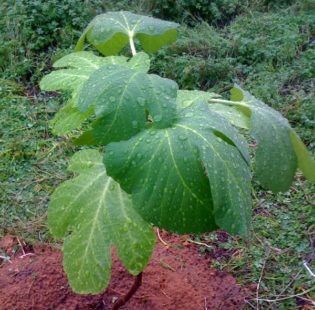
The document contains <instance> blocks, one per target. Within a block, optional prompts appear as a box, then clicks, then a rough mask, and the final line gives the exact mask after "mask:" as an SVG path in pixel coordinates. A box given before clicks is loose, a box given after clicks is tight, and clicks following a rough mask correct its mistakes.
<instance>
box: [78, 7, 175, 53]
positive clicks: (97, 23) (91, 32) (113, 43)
mask: <svg viewBox="0 0 315 310" xmlns="http://www.w3.org/2000/svg"><path fill="white" fill-rule="evenodd" d="M178 26H179V25H178V24H176V23H173V22H167V21H163V20H160V19H157V18H152V17H148V16H141V15H137V14H133V13H130V12H124V11H121V12H107V13H105V14H101V15H98V16H96V17H95V18H94V19H93V20H92V21H91V22H90V24H89V25H88V26H87V28H86V29H85V30H84V32H83V34H82V36H81V38H80V39H79V41H78V43H77V46H76V50H77V51H79V50H82V49H83V48H84V42H85V39H87V40H88V41H89V42H90V43H91V44H93V45H94V46H95V47H96V48H97V50H98V51H100V52H101V53H102V54H104V55H106V56H108V55H117V54H118V53H119V52H120V51H121V50H122V49H123V48H124V47H125V46H126V45H127V44H128V42H129V38H132V39H134V38H135V39H137V40H139V42H140V44H141V46H142V48H143V49H144V51H146V52H156V51H157V50H158V49H159V48H161V47H162V46H164V45H166V44H170V43H172V42H174V41H175V40H176V36H177V31H176V28H177V27H178Z"/></svg>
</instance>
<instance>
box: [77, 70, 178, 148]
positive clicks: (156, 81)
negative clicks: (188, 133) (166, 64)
mask: <svg viewBox="0 0 315 310" xmlns="http://www.w3.org/2000/svg"><path fill="white" fill-rule="evenodd" d="M176 93H177V84H176V83H175V82H173V81H172V80H168V79H164V78H161V77H159V76H157V75H153V74H146V73H144V72H143V71H141V70H140V71H139V70H134V69H131V68H127V67H125V66H118V65H116V66H103V67H101V68H100V69H99V70H97V71H95V72H94V73H93V74H92V75H91V77H90V78H89V80H88V81H87V82H86V83H85V84H84V87H83V88H82V91H81V93H80V98H79V101H78V107H79V109H80V111H81V112H82V113H84V112H86V111H87V110H89V109H91V107H93V109H94V110H95V114H96V117H97V119H96V120H95V121H94V122H93V124H92V128H93V129H92V131H90V132H87V133H85V135H84V137H86V136H88V137H93V140H94V141H96V143H99V144H107V143H109V142H112V141H119V140H126V139H128V138H130V137H131V136H132V135H134V134H136V133H138V132H139V131H141V130H143V129H144V128H145V126H146V123H147V115H146V114H147V112H148V113H150V115H151V116H152V118H153V121H154V126H156V127H158V128H163V127H167V126H170V125H171V124H172V123H173V121H174V118H175V117H176ZM84 137H82V138H81V140H83V139H84Z"/></svg>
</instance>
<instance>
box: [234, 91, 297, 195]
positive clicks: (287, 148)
mask: <svg viewBox="0 0 315 310" xmlns="http://www.w3.org/2000/svg"><path fill="white" fill-rule="evenodd" d="M231 99H232V100H235V101H238V100H243V102H242V104H243V105H245V106H247V107H248V108H249V109H250V111H251V117H250V134H251V135H252V136H253V138H254V139H255V140H256V141H257V148H256V157H255V165H256V169H255V170H256V176H257V179H258V180H259V181H260V183H261V185H262V186H263V187H265V188H268V189H271V190H272V191H274V192H279V191H286V190H288V189H289V188H290V185H291V183H292V181H293V178H294V175H295V172H296V168H297V157H296V151H295V150H294V147H293V145H292V141H291V137H290V131H291V130H292V129H291V127H290V125H289V123H288V121H287V120H286V119H285V118H284V117H283V116H282V115H281V114H280V113H279V112H277V111H275V110H274V109H272V108H270V107H268V106H267V105H266V104H264V103H263V102H261V101H259V100H257V99H256V98H255V97H253V96H252V95H250V94H249V93H248V92H246V91H243V90H242V89H241V88H239V87H238V86H237V87H234V88H233V90H232V96H231ZM244 101H245V102H244ZM236 104H237V103H236Z"/></svg>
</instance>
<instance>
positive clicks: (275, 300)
mask: <svg viewBox="0 0 315 310" xmlns="http://www.w3.org/2000/svg"><path fill="white" fill-rule="evenodd" d="M314 290H315V287H311V288H310V289H308V290H306V291H303V292H302V293H298V294H295V295H290V296H285V297H282V298H276V299H264V298H259V299H258V300H259V301H265V302H278V301H282V300H287V299H291V298H295V297H299V296H303V295H306V294H308V293H310V292H312V291H314Z"/></svg>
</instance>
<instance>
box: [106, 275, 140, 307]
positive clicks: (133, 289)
mask: <svg viewBox="0 0 315 310" xmlns="http://www.w3.org/2000/svg"><path fill="white" fill-rule="evenodd" d="M141 283H142V272H140V273H139V274H138V275H137V276H136V278H135V282H134V283H133V285H132V287H131V289H130V290H129V292H128V293H127V294H126V295H125V296H123V297H120V298H119V299H118V300H117V301H116V302H115V303H114V305H113V309H112V310H117V309H119V308H120V307H122V306H123V305H125V304H126V303H127V302H128V300H129V299H130V298H131V297H132V296H133V294H134V293H135V292H136V291H137V290H138V288H139V287H140V286H141Z"/></svg>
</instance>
